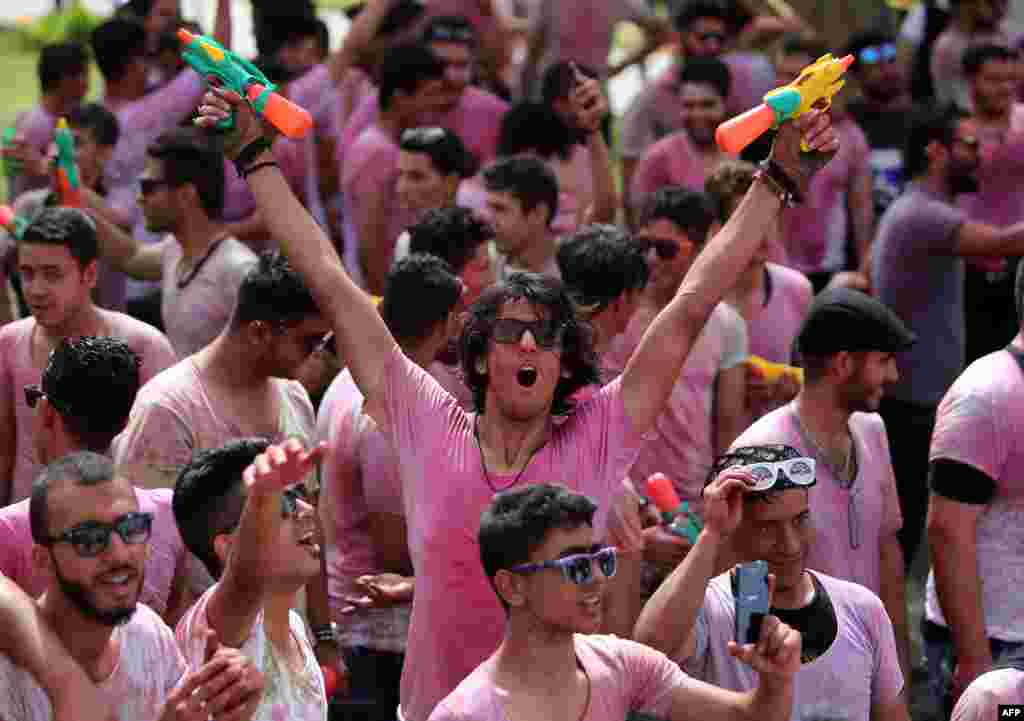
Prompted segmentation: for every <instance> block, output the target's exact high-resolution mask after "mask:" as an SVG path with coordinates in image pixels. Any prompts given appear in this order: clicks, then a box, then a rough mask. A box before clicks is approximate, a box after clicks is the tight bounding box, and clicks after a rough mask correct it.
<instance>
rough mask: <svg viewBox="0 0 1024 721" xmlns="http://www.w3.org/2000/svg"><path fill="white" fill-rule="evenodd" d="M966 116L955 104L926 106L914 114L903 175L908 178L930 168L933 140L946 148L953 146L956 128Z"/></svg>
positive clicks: (908, 137)
mask: <svg viewBox="0 0 1024 721" xmlns="http://www.w3.org/2000/svg"><path fill="white" fill-rule="evenodd" d="M964 117H965V116H964V114H963V113H962V112H961V111H960V110H958V109H957V108H956V107H955V106H953V105H950V106H948V107H945V108H938V109H936V108H926V109H924V110H921V111H919V112H918V113H917V114H916V115H915V116H914V118H913V119H912V120H911V123H910V131H909V132H908V133H907V143H906V145H905V146H904V151H903V175H904V177H905V178H906V179H907V180H912V179H913V178H915V177H917V176H918V175H921V174H922V173H924V172H926V171H927V170H928V155H927V149H928V145H929V144H931V143H932V142H933V141H938V142H939V143H940V144H942V145H943V146H945V147H946V148H950V147H952V145H953V138H955V137H956V129H957V127H958V126H959V125H960V121H961V120H962V119H963V118H964Z"/></svg>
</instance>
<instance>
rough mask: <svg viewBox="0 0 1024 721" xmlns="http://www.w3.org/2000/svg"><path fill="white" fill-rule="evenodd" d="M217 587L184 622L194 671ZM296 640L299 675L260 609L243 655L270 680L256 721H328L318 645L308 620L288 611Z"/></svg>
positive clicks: (182, 642) (184, 643) (182, 634)
mask: <svg viewBox="0 0 1024 721" xmlns="http://www.w3.org/2000/svg"><path fill="white" fill-rule="evenodd" d="M216 588H217V586H216V585H214V586H213V587H211V588H210V589H209V590H208V591H207V592H206V593H204V594H203V595H202V596H201V597H200V598H199V600H198V601H197V602H196V604H195V605H194V606H193V607H192V608H191V609H189V610H188V612H187V613H186V614H185V615H184V616H182V618H181V620H180V621H178V626H177V628H176V629H175V636H176V637H177V640H178V645H179V646H180V647H181V649H182V652H183V653H184V655H185V659H186V660H187V661H188V663H189V666H190V667H192V668H200V667H201V666H202V665H203V659H204V657H205V653H206V643H207V637H208V635H209V631H210V630H211V628H210V621H209V618H208V616H207V608H208V604H209V602H210V597H211V596H212V595H213V592H214V590H215V589H216ZM288 624H289V626H290V628H291V635H292V638H293V639H295V641H296V643H298V645H299V648H300V649H301V650H302V658H303V662H304V664H303V668H302V671H301V673H298V674H296V673H295V672H294V671H293V670H292V669H290V668H289V667H288V666H287V664H286V663H285V661H284V659H282V658H280V657H279V655H278V651H277V649H275V648H274V645H273V643H272V642H271V641H270V639H269V638H267V634H266V631H265V630H264V628H263V611H260V613H259V615H258V616H257V617H256V621H255V622H254V623H253V626H252V629H251V630H250V632H249V636H248V638H246V640H245V642H244V643H242V645H241V646H240V647H239V649H238V650H239V651H241V652H242V653H243V654H245V655H246V656H248V658H249V660H250V661H252V663H253V665H254V666H255V667H256V668H257V669H259V670H260V671H261V672H262V673H263V676H264V686H263V699H262V700H261V701H260V705H259V706H258V707H257V708H256V712H255V713H254V714H253V716H252V721H327V692H326V690H325V689H324V677H323V673H322V672H321V670H320V664H319V663H318V662H317V660H316V655H315V654H314V653H313V645H312V644H311V643H310V641H309V637H308V636H307V635H306V626H305V624H304V623H303V621H302V617H301V616H299V614H298V613H296V612H295V611H289V612H288Z"/></svg>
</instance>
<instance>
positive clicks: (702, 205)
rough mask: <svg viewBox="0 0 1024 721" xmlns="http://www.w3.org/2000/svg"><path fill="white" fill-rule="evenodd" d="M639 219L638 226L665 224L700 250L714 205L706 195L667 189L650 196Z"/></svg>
mask: <svg viewBox="0 0 1024 721" xmlns="http://www.w3.org/2000/svg"><path fill="white" fill-rule="evenodd" d="M641 217H642V218H643V220H642V222H641V223H640V225H641V226H644V225H647V224H648V223H653V222H654V221H656V220H661V219H664V220H669V221H671V222H673V223H675V225H676V226H677V227H678V228H679V229H680V230H682V231H683V232H684V233H686V236H687V237H688V238H689V239H690V242H691V243H693V244H694V245H695V246H697V247H701V246H703V245H704V242H705V241H706V240H707V237H708V231H709V230H710V229H711V224H712V223H713V222H714V221H715V218H716V217H717V213H716V208H715V204H714V202H713V201H712V200H711V198H710V197H709V196H708V195H707V193H702V192H700V191H698V190H690V189H689V188H684V187H682V186H678V185H667V186H664V187H661V188H658V190H657V191H655V192H654V194H653V195H652V196H651V198H650V200H649V201H648V202H647V205H646V207H645V209H644V212H643V214H642V216H641Z"/></svg>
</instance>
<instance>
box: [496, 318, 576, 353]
mask: <svg viewBox="0 0 1024 721" xmlns="http://www.w3.org/2000/svg"><path fill="white" fill-rule="evenodd" d="M526 331H530V335H532V336H533V339H534V340H535V341H536V342H537V345H539V346H540V347H541V348H544V349H545V350H551V349H552V348H558V347H560V346H561V345H562V337H563V336H564V335H565V326H564V325H558V324H556V323H553V322H551V321H549V320H519V319H517V318H498V319H497V320H496V321H494V340H495V341H497V342H498V343H504V344H509V343H518V342H519V341H520V340H522V338H523V333H525V332H526Z"/></svg>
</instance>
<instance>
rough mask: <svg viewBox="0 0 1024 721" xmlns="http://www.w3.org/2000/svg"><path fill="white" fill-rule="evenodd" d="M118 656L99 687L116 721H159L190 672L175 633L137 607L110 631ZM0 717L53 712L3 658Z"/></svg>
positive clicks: (23, 719)
mask: <svg viewBox="0 0 1024 721" xmlns="http://www.w3.org/2000/svg"><path fill="white" fill-rule="evenodd" d="M112 633H113V635H114V638H115V639H116V640H117V642H118V645H119V648H120V654H119V657H118V660H117V665H116V666H114V671H113V672H112V673H111V674H110V676H109V677H108V678H106V679H104V680H103V681H101V682H100V683H98V684H97V687H98V688H99V690H100V691H101V692H102V693H103V694H104V695H105V696H106V697H107V698H108V699H109V700H110V704H111V706H112V707H113V709H114V714H115V718H116V719H118V721H156V719H158V718H160V715H161V714H162V713H163V709H164V704H165V703H166V702H167V697H168V696H169V695H170V693H171V692H172V691H173V690H174V689H175V687H176V686H177V685H178V684H179V682H180V681H181V680H182V679H183V677H184V675H185V672H186V671H187V670H188V669H187V668H186V665H185V659H184V658H183V657H182V655H181V651H179V650H178V644H177V643H175V640H174V634H173V633H172V632H171V629H169V628H168V627H167V626H166V625H165V624H164V622H163V621H161V620H160V617H159V616H157V615H156V613H155V612H154V611H152V610H151V609H150V608H148V607H147V606H145V605H144V604H141V603H140V604H139V605H138V606H137V607H136V609H135V614H134V615H133V616H132V617H131V620H129V621H128V623H126V624H125V625H123V626H116V627H114V629H113V631H112ZM0 689H3V693H0V718H4V719H10V720H11V721H15V720H16V721H50V719H52V718H53V708H52V706H51V705H50V699H49V697H48V696H47V695H46V691H44V690H43V688H42V687H41V686H39V684H38V683H36V680H35V678H33V677H32V676H31V675H30V674H29V673H28V672H27V671H25V670H24V669H22V668H20V667H17V666H15V665H14V663H13V662H12V661H11V660H10V659H9V658H8V657H7V656H5V655H3V654H0Z"/></svg>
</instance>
